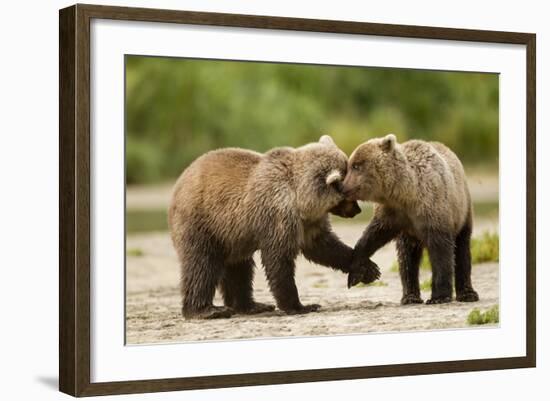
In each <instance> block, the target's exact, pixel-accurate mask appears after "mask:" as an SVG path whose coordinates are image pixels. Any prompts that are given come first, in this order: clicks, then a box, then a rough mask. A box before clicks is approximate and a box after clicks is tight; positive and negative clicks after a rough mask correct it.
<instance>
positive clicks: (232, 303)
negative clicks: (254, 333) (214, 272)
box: [220, 258, 275, 315]
mask: <svg viewBox="0 0 550 401" xmlns="http://www.w3.org/2000/svg"><path fill="white" fill-rule="evenodd" d="M254 268H255V265H254V260H253V259H252V258H248V259H246V260H244V261H242V262H240V263H234V264H231V265H228V266H226V267H225V269H224V271H223V275H222V279H221V283H220V289H221V292H222V296H223V300H224V304H225V306H227V307H229V308H231V309H233V310H234V311H235V312H237V313H244V314H250V315H251V314H256V313H263V312H272V311H274V310H275V306H274V305H269V304H263V303H260V302H255V301H254V297H253V295H252V291H253V288H252V284H253V280H254Z"/></svg>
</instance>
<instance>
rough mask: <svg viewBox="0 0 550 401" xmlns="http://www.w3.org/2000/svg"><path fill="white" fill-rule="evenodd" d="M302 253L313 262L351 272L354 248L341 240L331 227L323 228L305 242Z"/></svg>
mask: <svg viewBox="0 0 550 401" xmlns="http://www.w3.org/2000/svg"><path fill="white" fill-rule="evenodd" d="M302 253H303V255H304V257H305V258H306V259H308V260H310V261H312V262H313V263H317V264H320V265H322V266H327V267H331V268H333V269H336V270H340V271H341V272H344V273H349V272H350V267H351V262H352V260H353V249H352V248H350V247H349V246H347V245H346V244H344V243H343V242H342V241H340V240H339V239H338V237H337V236H336V234H334V232H332V230H331V229H330V228H323V229H322V231H321V232H320V233H319V234H318V235H317V236H315V237H314V238H313V239H312V240H311V241H309V243H307V244H305V245H304V246H303V247H302Z"/></svg>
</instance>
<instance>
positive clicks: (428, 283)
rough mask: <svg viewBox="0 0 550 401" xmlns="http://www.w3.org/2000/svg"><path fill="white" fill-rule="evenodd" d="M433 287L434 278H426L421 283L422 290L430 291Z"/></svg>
mask: <svg viewBox="0 0 550 401" xmlns="http://www.w3.org/2000/svg"><path fill="white" fill-rule="evenodd" d="M431 289H432V278H431V277H430V278H429V279H427V280H424V281H423V282H421V283H420V291H430V290H431Z"/></svg>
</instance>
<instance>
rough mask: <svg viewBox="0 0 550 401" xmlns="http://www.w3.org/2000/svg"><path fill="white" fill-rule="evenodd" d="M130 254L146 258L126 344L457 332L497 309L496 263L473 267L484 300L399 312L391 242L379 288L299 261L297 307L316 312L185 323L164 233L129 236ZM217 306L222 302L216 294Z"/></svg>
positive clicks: (353, 235) (379, 257) (140, 261)
mask: <svg viewBox="0 0 550 401" xmlns="http://www.w3.org/2000/svg"><path fill="white" fill-rule="evenodd" d="M364 228H365V225H364V224H353V223H350V224H338V225H334V230H335V231H336V232H337V234H338V235H339V236H340V238H342V240H343V241H344V242H346V243H348V244H349V245H351V246H353V244H355V242H356V241H357V239H358V238H359V237H360V235H361V233H362V231H363V229H364ZM485 230H491V231H497V230H498V226H497V223H493V222H478V223H477V224H476V229H475V232H474V235H476V234H477V235H479V234H480V233H481V232H483V231H485ZM127 249H128V250H130V253H131V250H133V249H139V250H141V251H142V253H143V255H141V256H130V255H129V256H128V257H127V266H126V268H127V271H126V275H127V278H126V287H127V288H126V294H127V295H126V311H127V316H126V342H127V343H128V344H146V343H165V342H185V341H199V340H228V339H238V338H260V337H261V338H265V337H281V336H311V335H334V334H351V333H368V332H388V331H409V330H433V329H449V328H461V327H467V323H466V317H467V315H468V313H469V312H470V311H471V310H472V309H473V308H474V307H477V308H481V309H487V308H489V307H491V306H493V305H495V304H498V303H499V267H498V263H487V264H480V265H476V266H474V268H473V273H472V280H473V284H474V288H475V289H476V290H477V291H478V293H479V295H480V298H481V299H480V301H479V302H476V303H457V302H453V303H450V304H445V305H414V306H413V305H408V306H401V305H400V304H399V300H400V298H401V283H400V280H399V274H398V273H397V272H392V271H391V270H390V266H391V264H392V262H393V261H394V260H395V250H394V245H393V244H389V245H387V246H386V247H384V248H382V249H381V250H380V251H378V253H377V254H376V255H375V256H374V257H373V260H374V261H375V262H376V263H378V265H379V266H380V268H381V269H382V278H381V281H382V282H383V283H384V284H385V285H384V286H368V287H360V288H357V287H356V288H352V289H349V290H348V289H347V287H346V279H347V277H346V276H345V275H344V274H342V273H339V272H335V271H332V270H331V269H328V268H325V267H322V266H317V265H314V264H312V263H309V262H308V261H306V260H305V259H303V258H301V257H300V259H299V260H298V261H297V269H296V282H297V286H298V290H299V293H300V297H301V300H302V303H304V304H307V303H318V304H321V310H320V311H319V312H316V313H310V314H307V315H297V316H286V315H284V314H282V313H281V312H278V311H275V312H271V313H264V314H261V315H254V316H243V315H236V316H234V317H232V318H230V319H222V320H209V321H204V320H203V321H196V320H195V321H193V320H191V321H186V320H184V319H183V318H182V316H181V314H180V296H179V289H178V281H179V271H178V263H177V259H176V255H175V252H174V250H173V249H172V245H171V242H170V239H169V236H168V234H167V233H149V234H143V235H132V236H129V237H128V239H127ZM256 261H257V266H258V268H257V269H256V278H255V283H254V295H255V298H256V300H257V301H259V302H266V303H272V304H273V303H274V300H273V297H272V296H271V293H270V292H269V289H268V287H267V283H266V280H265V275H264V272H263V269H262V268H261V264H260V263H259V261H258V259H257V258H256ZM429 277H430V272H429V271H421V282H422V281H423V280H425V279H427V278H429ZM429 295H430V294H429V291H428V292H423V293H422V297H423V299H428V298H429ZM214 303H215V304H217V305H221V304H222V301H221V298H220V296H219V294H216V298H215V300H214Z"/></svg>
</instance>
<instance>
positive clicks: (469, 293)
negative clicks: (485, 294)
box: [456, 288, 479, 302]
mask: <svg viewBox="0 0 550 401" xmlns="http://www.w3.org/2000/svg"><path fill="white" fill-rule="evenodd" d="M456 300H457V301H458V302H477V301H479V295H477V292H475V291H474V289H473V288H470V289H468V290H465V291H463V292H460V293H457V294H456Z"/></svg>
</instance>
